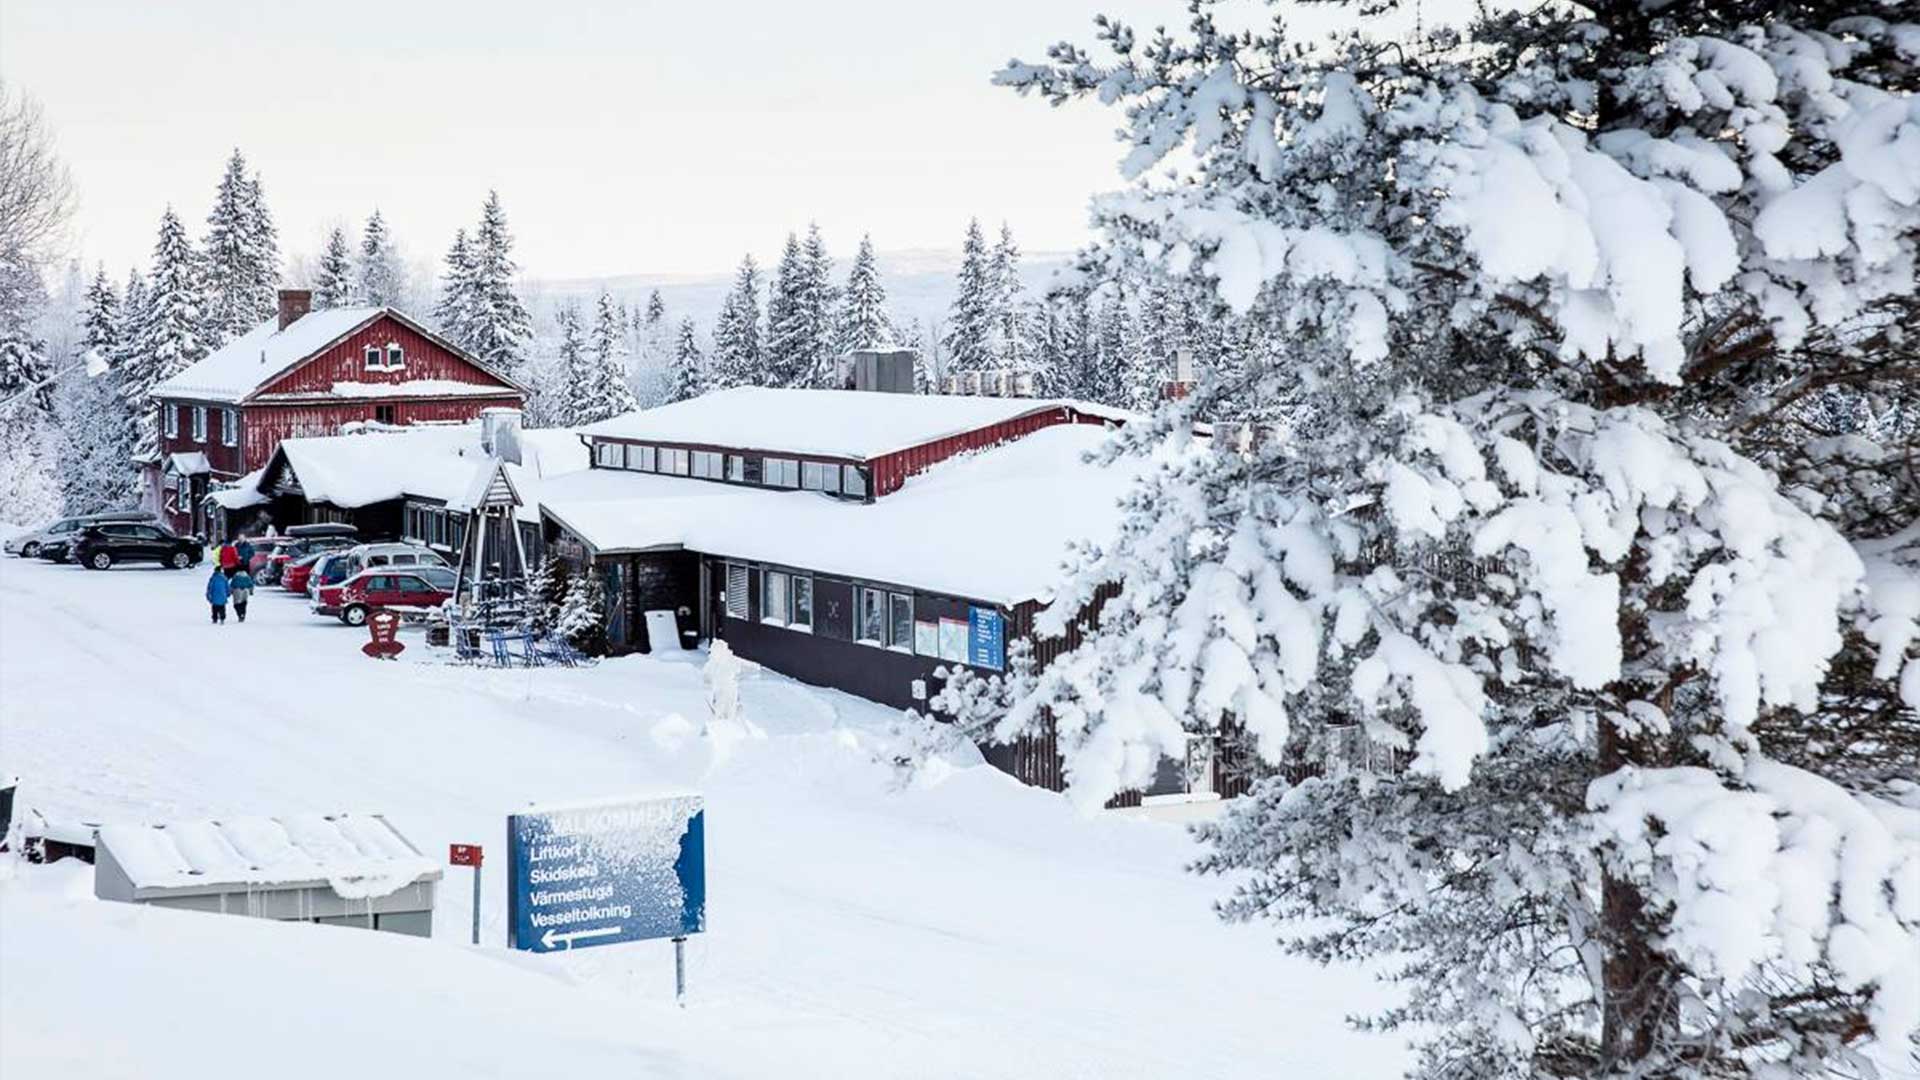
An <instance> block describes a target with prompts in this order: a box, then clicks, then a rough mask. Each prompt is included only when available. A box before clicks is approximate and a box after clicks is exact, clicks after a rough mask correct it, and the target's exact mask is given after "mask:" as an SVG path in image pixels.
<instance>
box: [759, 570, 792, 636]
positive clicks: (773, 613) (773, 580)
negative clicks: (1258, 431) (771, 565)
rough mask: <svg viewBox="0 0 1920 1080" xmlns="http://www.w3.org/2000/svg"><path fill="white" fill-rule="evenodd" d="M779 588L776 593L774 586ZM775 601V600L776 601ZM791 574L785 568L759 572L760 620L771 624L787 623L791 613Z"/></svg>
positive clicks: (782, 624)
mask: <svg viewBox="0 0 1920 1080" xmlns="http://www.w3.org/2000/svg"><path fill="white" fill-rule="evenodd" d="M775 585H778V586H779V589H778V592H777V594H776V591H775V588H774V586H775ZM776 601H777V602H776ZM792 604H793V575H792V574H789V573H787V572H786V571H785V570H762V571H761V572H760V621H761V622H763V623H768V624H771V625H773V626H785V625H787V622H788V619H789V617H790V616H791V615H792V614H793V606H792Z"/></svg>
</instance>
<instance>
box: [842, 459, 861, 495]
mask: <svg viewBox="0 0 1920 1080" xmlns="http://www.w3.org/2000/svg"><path fill="white" fill-rule="evenodd" d="M849 480H851V481H852V482H851V483H849V482H848V481H849ZM856 488H857V489H858V490H855V489H856ZM840 494H842V495H848V496H851V497H853V498H856V499H864V498H866V497H867V474H866V473H863V472H861V471H860V467H859V466H858V465H842V466H840Z"/></svg>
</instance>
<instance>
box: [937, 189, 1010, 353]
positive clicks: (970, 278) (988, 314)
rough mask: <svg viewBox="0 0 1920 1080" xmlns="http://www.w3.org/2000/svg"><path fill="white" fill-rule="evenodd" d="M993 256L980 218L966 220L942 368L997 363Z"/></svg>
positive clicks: (995, 290) (944, 341) (948, 317)
mask: <svg viewBox="0 0 1920 1080" xmlns="http://www.w3.org/2000/svg"><path fill="white" fill-rule="evenodd" d="M997 292H998V290H997V289H996V287H995V280H994V276H993V259H992V256H990V255H989V254H988V252H987V240H986V237H985V236H983V235H981V232H980V220H979V219H978V218H975V219H974V220H972V221H970V222H968V223H967V239H966V243H965V244H963V245H962V246H961V249H960V273H959V275H958V278H957V280H956V281H955V292H954V297H953V307H952V308H951V310H950V311H949V313H948V316H947V336H946V338H945V339H944V340H943V342H942V344H943V345H944V346H945V348H946V351H947V357H946V364H945V367H944V371H945V372H947V373H956V374H957V373H961V372H968V371H985V370H987V369H988V368H991V367H994V366H995V365H997V364H998V363H999V362H1000V355H999V353H998V351H997V350H996V348H995V343H996V335H997V332H998V328H997V327H996V326H995V324H994V315H995V313H996V296H997Z"/></svg>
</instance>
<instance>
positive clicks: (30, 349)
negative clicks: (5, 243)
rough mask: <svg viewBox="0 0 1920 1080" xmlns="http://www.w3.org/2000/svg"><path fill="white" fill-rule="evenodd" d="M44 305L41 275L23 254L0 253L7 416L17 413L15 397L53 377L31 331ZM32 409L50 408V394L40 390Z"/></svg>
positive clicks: (0, 385)
mask: <svg viewBox="0 0 1920 1080" xmlns="http://www.w3.org/2000/svg"><path fill="white" fill-rule="evenodd" d="M45 302H46V288H45V287H44V286H43V285H42V284H41V281H40V272H39V270H37V269H36V268H35V267H34V265H33V264H32V263H31V262H30V261H29V260H28V259H27V256H26V254H25V253H24V252H20V251H0V400H5V401H6V403H7V406H8V411H9V412H17V411H19V409H20V408H21V406H22V403H21V402H18V401H15V400H13V399H14V398H15V397H16V396H17V395H19V394H21V393H23V392H25V391H27V390H28V389H30V388H32V387H33V386H34V384H36V383H42V382H44V381H45V380H46V378H47V377H48V376H49V375H51V374H53V368H52V367H51V365H50V364H49V363H48V360H47V343H46V342H45V341H44V340H43V339H42V338H41V337H40V335H39V333H38V332H37V331H36V330H35V328H34V320H35V319H37V318H38V317H39V315H40V308H41V306H42V305H43V304H44V303H45ZM32 401H33V406H34V407H37V408H41V409H45V408H48V407H50V406H51V404H52V401H53V397H52V393H51V390H50V389H49V388H47V387H44V386H42V387H41V388H40V390H39V391H38V392H37V393H35V394H33V395H32Z"/></svg>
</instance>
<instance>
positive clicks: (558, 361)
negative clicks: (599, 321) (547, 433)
mask: <svg viewBox="0 0 1920 1080" xmlns="http://www.w3.org/2000/svg"><path fill="white" fill-rule="evenodd" d="M558 322H559V325H560V344H559V351H558V354H557V355H556V357H555V362H554V363H553V364H552V365H551V368H550V370H549V372H548V378H547V379H546V380H545V381H546V383H547V391H548V399H549V402H550V404H549V405H548V406H547V408H546V410H545V412H546V419H547V420H548V421H549V422H551V423H553V424H556V425H558V426H560V427H576V426H578V425H580V424H583V423H586V422H587V421H586V419H585V417H586V416H587V414H588V413H589V412H591V411H592V408H593V402H592V397H593V389H594V371H593V360H592V356H591V354H590V353H589V352H588V349H587V342H586V338H585V335H583V334H582V333H581V329H580V311H579V309H578V308H576V307H574V306H573V304H571V303H568V304H565V305H563V306H562V307H561V308H560V315H559V318H558Z"/></svg>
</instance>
